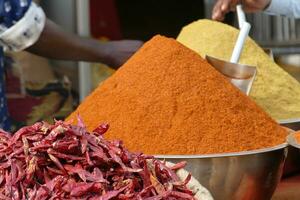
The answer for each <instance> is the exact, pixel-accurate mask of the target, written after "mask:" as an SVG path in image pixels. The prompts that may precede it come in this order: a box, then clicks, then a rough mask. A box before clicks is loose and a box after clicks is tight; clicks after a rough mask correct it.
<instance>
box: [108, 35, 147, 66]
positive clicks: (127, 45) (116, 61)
mask: <svg viewBox="0 0 300 200" xmlns="http://www.w3.org/2000/svg"><path fill="white" fill-rule="evenodd" d="M142 45H143V42H142V41H139V40H120V41H110V42H107V43H106V47H107V48H106V54H107V62H106V64H107V65H109V66H110V67H113V68H118V67H120V66H121V65H122V64H124V63H125V62H126V61H127V60H128V59H129V58H130V57H131V56H132V55H133V54H134V53H135V52H136V51H137V50H138V49H139V48H140V47H141V46H142Z"/></svg>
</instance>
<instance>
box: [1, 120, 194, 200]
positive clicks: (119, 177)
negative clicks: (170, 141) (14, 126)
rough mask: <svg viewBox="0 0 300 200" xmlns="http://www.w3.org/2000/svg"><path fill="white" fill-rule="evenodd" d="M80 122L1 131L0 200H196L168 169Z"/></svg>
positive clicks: (174, 168)
mask: <svg viewBox="0 0 300 200" xmlns="http://www.w3.org/2000/svg"><path fill="white" fill-rule="evenodd" d="M107 128H108V126H107V125H104V126H101V127H99V128H97V129H96V130H95V132H93V133H88V132H87V131H86V130H85V128H84V127H83V124H82V123H80V124H79V126H71V125H68V124H65V123H63V122H56V123H55V124H54V125H49V124H47V123H36V124H34V125H33V126H29V127H24V128H22V129H20V130H19V131H18V132H16V133H15V135H14V136H12V137H10V136H9V134H8V133H5V132H3V131H1V130H0V152H1V153H0V155H1V159H0V169H1V170H0V199H14V200H21V199H22V200H23V199H32V200H33V199H37V200H40V199H81V200H85V199H89V200H97V199H102V200H109V199H119V200H122V199H124V200H125V199H126V200H130V199H132V200H133V199H148V198H149V199H162V198H163V199H165V200H173V199H182V200H195V198H194V197H193V194H192V192H191V191H190V190H189V189H187V187H186V184H187V183H188V182H189V181H190V179H191V175H188V176H187V178H186V180H184V181H180V180H179V178H178V177H177V175H176V174H175V172H174V171H173V170H176V169H179V168H181V167H183V165H182V163H178V164H177V165H174V166H173V167H172V169H171V168H168V167H166V166H165V165H164V163H162V162H160V161H158V160H156V159H153V158H152V157H151V156H145V155H143V154H134V153H131V152H128V151H127V150H126V149H125V148H124V147H123V145H122V143H121V142H120V141H113V142H109V141H106V140H105V139H103V137H102V136H101V135H102V134H103V133H104V132H106V130H107Z"/></svg>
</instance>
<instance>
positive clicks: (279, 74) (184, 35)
mask: <svg viewBox="0 0 300 200" xmlns="http://www.w3.org/2000/svg"><path fill="white" fill-rule="evenodd" d="M238 33H239V31H238V30H237V29H236V28H234V27H232V26H228V25H226V24H223V23H220V22H216V21H211V20H198V21H195V22H193V23H191V24H189V25H187V26H185V27H184V28H183V29H182V31H181V32H180V34H179V35H178V38H177V40H178V41H179V42H180V43H182V44H184V45H185V46H187V47H189V48H190V49H192V50H194V51H196V52H197V53H199V54H200V55H201V56H202V57H205V55H209V56H213V57H217V58H220V59H223V60H227V61H229V60H230V57H231V54H232V51H233V48H234V45H235V42H236V39H237V37H238ZM239 62H240V63H241V64H246V65H253V66H256V67H257V68H256V69H257V76H256V80H255V81H254V83H253V87H252V89H251V92H250V96H251V98H253V99H254V100H255V102H256V103H257V104H258V105H260V106H261V107H262V108H263V109H264V110H265V111H266V112H267V113H269V114H270V115H271V116H272V117H273V118H274V119H276V120H284V119H291V118H300V84H299V82H298V81H297V80H296V79H294V78H293V77H292V76H290V75H289V74H288V73H287V72H286V71H284V70H283V69H282V68H280V66H278V65H277V64H276V63H275V62H274V61H273V60H272V59H271V58H270V57H269V55H268V54H266V53H265V52H264V50H263V49H262V48H260V47H259V46H258V45H257V44H256V43H255V42H254V41H253V40H252V39H251V38H250V37H249V38H248V39H247V40H246V42H245V45H244V48H243V51H242V54H241V58H240V61H239Z"/></svg>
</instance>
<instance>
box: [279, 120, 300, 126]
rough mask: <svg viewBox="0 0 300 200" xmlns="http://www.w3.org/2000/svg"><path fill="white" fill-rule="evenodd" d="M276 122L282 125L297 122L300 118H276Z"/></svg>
mask: <svg viewBox="0 0 300 200" xmlns="http://www.w3.org/2000/svg"><path fill="white" fill-rule="evenodd" d="M277 122H278V123H279V124H280V125H282V124H290V123H299V122H300V118H291V119H281V120H277Z"/></svg>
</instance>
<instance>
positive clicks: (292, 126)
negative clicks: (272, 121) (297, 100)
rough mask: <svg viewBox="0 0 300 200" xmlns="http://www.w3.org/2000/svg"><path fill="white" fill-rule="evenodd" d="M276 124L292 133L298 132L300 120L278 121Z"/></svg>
mask: <svg viewBox="0 0 300 200" xmlns="http://www.w3.org/2000/svg"><path fill="white" fill-rule="evenodd" d="M278 123H279V124H280V125H281V126H284V127H287V128H290V129H292V130H294V131H298V130H300V118H295V119H287V120H279V121H278Z"/></svg>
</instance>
